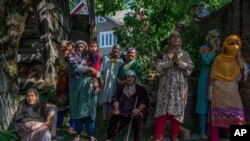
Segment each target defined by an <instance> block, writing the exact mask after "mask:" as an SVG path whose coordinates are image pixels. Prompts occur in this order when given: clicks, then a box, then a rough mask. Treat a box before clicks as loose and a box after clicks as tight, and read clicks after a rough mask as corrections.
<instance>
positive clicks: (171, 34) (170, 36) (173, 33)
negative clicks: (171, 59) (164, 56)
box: [168, 31, 182, 49]
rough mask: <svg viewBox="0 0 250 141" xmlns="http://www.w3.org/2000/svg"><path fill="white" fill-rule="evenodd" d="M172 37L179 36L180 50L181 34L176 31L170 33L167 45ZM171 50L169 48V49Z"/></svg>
mask: <svg viewBox="0 0 250 141" xmlns="http://www.w3.org/2000/svg"><path fill="white" fill-rule="evenodd" d="M174 35H179V36H180V46H179V48H181V41H182V40H181V34H180V33H179V32H178V31H173V32H172V33H170V35H169V37H168V44H170V39H171V38H172V36H174ZM170 49H171V48H170Z"/></svg>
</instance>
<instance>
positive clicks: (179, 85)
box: [155, 49, 194, 122]
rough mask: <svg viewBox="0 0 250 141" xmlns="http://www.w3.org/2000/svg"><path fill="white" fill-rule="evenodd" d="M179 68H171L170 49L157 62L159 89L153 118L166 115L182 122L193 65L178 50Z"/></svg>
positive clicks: (182, 51) (185, 54)
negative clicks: (188, 79)
mask: <svg viewBox="0 0 250 141" xmlns="http://www.w3.org/2000/svg"><path fill="white" fill-rule="evenodd" d="M178 51H179V52H180V53H179V55H178V58H179V66H178V67H177V66H173V63H172V61H171V58H172V56H173V54H172V53H171V49H170V50H169V51H168V52H167V53H166V54H164V55H163V58H162V59H160V60H159V61H158V64H157V70H158V71H159V73H160V80H159V89H158V93H157V106H156V113H155V117H160V116H163V115H165V114H166V113H168V114H170V115H173V116H174V118H175V119H176V120H178V121H179V122H183V119H184V110H185V106H186V102H187V96H188V81H187V76H189V75H190V74H191V72H192V70H193V68H194V64H193V62H192V60H191V58H190V57H189V54H188V53H187V52H186V51H184V50H182V49H178Z"/></svg>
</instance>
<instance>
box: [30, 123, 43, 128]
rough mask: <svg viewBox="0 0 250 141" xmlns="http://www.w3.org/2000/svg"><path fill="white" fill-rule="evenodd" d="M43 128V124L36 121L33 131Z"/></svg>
mask: <svg viewBox="0 0 250 141" xmlns="http://www.w3.org/2000/svg"><path fill="white" fill-rule="evenodd" d="M42 126H43V122H37V121H34V122H33V125H32V129H33V130H36V129H38V128H40V127H42Z"/></svg>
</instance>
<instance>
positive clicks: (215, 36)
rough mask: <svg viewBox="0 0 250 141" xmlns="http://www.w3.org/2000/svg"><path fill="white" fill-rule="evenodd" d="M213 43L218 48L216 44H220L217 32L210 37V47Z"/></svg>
mask: <svg viewBox="0 0 250 141" xmlns="http://www.w3.org/2000/svg"><path fill="white" fill-rule="evenodd" d="M213 43H214V44H215V45H216V46H218V44H219V43H220V33H219V32H215V33H214V34H213V35H211V37H210V45H211V44H213Z"/></svg>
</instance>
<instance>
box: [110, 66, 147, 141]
mask: <svg viewBox="0 0 250 141" xmlns="http://www.w3.org/2000/svg"><path fill="white" fill-rule="evenodd" d="M125 79H126V82H125V84H124V85H122V86H121V87H119V88H118V89H117V91H116V93H115V95H114V96H113V100H112V106H113V116H112V117H111V119H110V122H109V127H108V139H107V141H111V140H113V138H114V137H115V136H116V135H117V133H118V132H119V131H120V130H121V129H122V128H123V127H125V126H126V125H127V124H128V123H130V122H132V123H130V124H132V125H133V126H132V127H133V130H134V140H135V141H141V137H142V130H143V122H144V121H145V120H146V117H147V113H148V106H149V99H148V94H147V91H146V90H145V89H144V88H143V87H142V86H140V85H138V84H136V79H137V77H136V74H135V71H133V70H128V71H127V73H126V78H125ZM131 120H132V121H131ZM128 132H129V131H128Z"/></svg>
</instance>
